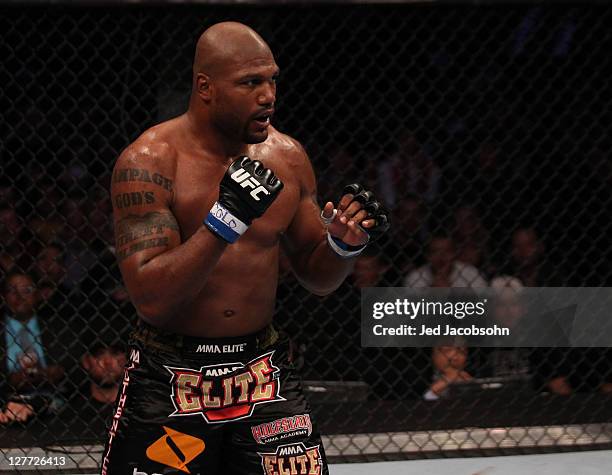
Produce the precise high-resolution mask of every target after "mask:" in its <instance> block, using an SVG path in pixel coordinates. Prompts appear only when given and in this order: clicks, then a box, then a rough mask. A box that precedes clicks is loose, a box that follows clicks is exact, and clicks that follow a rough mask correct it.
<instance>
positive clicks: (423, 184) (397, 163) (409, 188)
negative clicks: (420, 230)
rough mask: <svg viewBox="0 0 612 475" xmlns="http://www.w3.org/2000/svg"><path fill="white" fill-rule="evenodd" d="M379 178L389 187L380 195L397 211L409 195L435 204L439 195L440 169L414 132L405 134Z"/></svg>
mask: <svg viewBox="0 0 612 475" xmlns="http://www.w3.org/2000/svg"><path fill="white" fill-rule="evenodd" d="M378 177H379V178H378V183H384V184H385V186H384V188H381V189H380V190H379V193H380V194H381V196H382V198H383V200H384V203H385V205H387V206H388V207H389V208H390V209H393V208H394V207H395V206H396V205H397V203H398V202H399V201H400V200H401V199H402V198H404V197H405V196H406V194H412V195H416V196H418V197H419V198H420V199H422V200H423V201H424V202H425V203H432V202H433V201H434V199H435V198H436V196H437V194H438V184H439V180H440V168H439V167H438V166H437V165H436V163H435V162H434V160H433V158H432V157H431V156H430V155H429V154H428V153H427V152H426V151H425V149H424V148H423V146H422V145H421V144H420V143H419V141H418V139H417V137H416V135H415V134H414V132H413V131H411V130H405V131H404V132H403V133H402V134H401V135H400V137H399V144H398V149H397V151H396V152H395V153H393V154H392V155H391V156H390V157H389V158H387V159H386V160H383V162H382V163H381V164H380V165H379V168H378Z"/></svg>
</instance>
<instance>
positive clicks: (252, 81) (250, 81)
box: [244, 79, 261, 87]
mask: <svg viewBox="0 0 612 475" xmlns="http://www.w3.org/2000/svg"><path fill="white" fill-rule="evenodd" d="M260 83H261V81H260V80H259V79H248V80H246V81H244V84H245V85H247V86H251V87H252V86H258V85H259V84H260Z"/></svg>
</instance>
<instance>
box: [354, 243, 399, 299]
mask: <svg viewBox="0 0 612 475" xmlns="http://www.w3.org/2000/svg"><path fill="white" fill-rule="evenodd" d="M390 268H391V261H390V260H389V258H388V257H387V255H386V254H385V253H384V250H383V249H381V248H379V247H378V246H377V245H370V246H368V247H366V248H365V250H364V251H363V252H362V253H361V255H360V256H359V257H358V258H357V260H356V261H355V267H354V268H353V272H352V273H351V276H350V279H351V281H352V283H353V285H354V286H355V287H357V288H358V289H363V288H365V287H377V286H380V287H384V286H386V285H387V282H385V274H386V273H387V271H388V270H389V269H390Z"/></svg>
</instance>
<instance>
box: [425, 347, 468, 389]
mask: <svg viewBox="0 0 612 475" xmlns="http://www.w3.org/2000/svg"><path fill="white" fill-rule="evenodd" d="M449 343H451V342H449ZM452 343H453V344H452V345H440V346H435V347H433V348H432V352H431V360H432V363H433V367H434V376H433V382H432V383H431V386H430V387H429V389H428V390H427V392H426V393H425V394H424V395H423V398H424V399H425V400H426V401H435V400H436V399H439V398H440V397H444V395H445V394H446V393H447V391H448V387H449V385H451V384H453V383H457V382H460V381H469V380H471V379H472V376H471V375H470V374H469V373H468V372H467V371H466V370H465V368H466V365H467V360H468V348H467V347H466V346H465V345H458V342H456V341H455V342H452Z"/></svg>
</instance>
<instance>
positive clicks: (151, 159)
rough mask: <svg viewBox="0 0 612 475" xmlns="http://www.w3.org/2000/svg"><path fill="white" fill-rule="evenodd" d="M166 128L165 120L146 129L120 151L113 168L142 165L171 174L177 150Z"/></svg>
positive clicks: (174, 165)
mask: <svg viewBox="0 0 612 475" xmlns="http://www.w3.org/2000/svg"><path fill="white" fill-rule="evenodd" d="M168 129H169V126H168V123H167V122H164V123H162V124H159V125H156V126H154V127H151V128H150V129H148V130H147V131H146V132H144V133H143V134H142V135H141V136H140V137H138V138H137V139H136V140H135V141H134V142H132V143H131V144H130V145H128V146H127V147H126V148H125V149H124V150H123V152H121V155H120V156H119V158H118V159H117V162H116V164H115V168H117V167H139V166H143V167H147V168H155V169H157V170H159V171H160V172H165V173H166V174H170V173H171V174H172V175H173V174H174V169H175V168H176V158H177V151H176V148H175V147H174V145H173V143H172V140H171V139H170V134H169V131H168Z"/></svg>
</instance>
